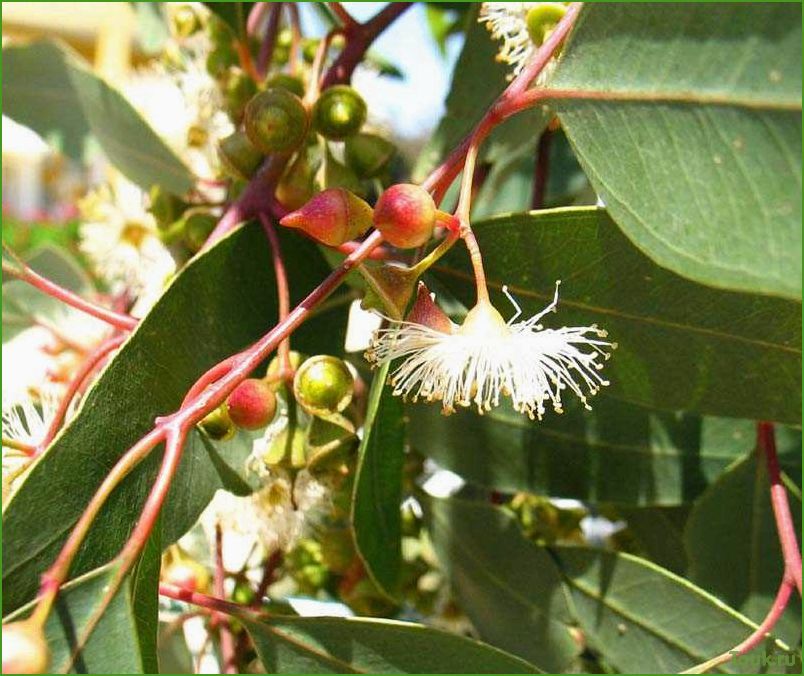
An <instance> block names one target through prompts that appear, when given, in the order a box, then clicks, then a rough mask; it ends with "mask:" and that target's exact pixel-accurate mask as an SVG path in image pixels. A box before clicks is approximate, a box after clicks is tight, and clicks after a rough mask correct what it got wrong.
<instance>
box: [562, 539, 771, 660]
mask: <svg viewBox="0 0 804 676" xmlns="http://www.w3.org/2000/svg"><path fill="white" fill-rule="evenodd" d="M552 551H553V553H554V555H555V557H556V560H557V562H558V565H559V566H560V567H561V570H562V572H563V574H564V577H565V582H566V586H567V587H568V588H569V589H570V590H571V594H572V607H573V608H574V613H575V616H576V618H577V620H578V623H579V625H580V627H581V629H582V630H583V631H584V633H585V634H586V638H587V640H588V642H589V644H590V646H591V647H592V648H594V649H595V650H596V651H599V652H600V653H601V654H602V655H603V657H604V658H605V660H606V661H607V662H608V663H609V664H611V665H612V666H613V667H614V668H615V669H617V670H618V671H620V672H622V673H661V674H666V673H678V672H679V671H682V670H684V669H689V668H690V667H692V666H693V665H695V664H699V663H701V662H704V661H706V660H708V659H710V658H711V657H714V656H716V655H719V654H721V653H723V652H726V651H728V650H730V649H731V648H733V647H734V646H736V645H737V644H738V643H740V642H741V641H743V640H744V639H745V638H747V637H748V636H749V635H750V634H751V633H752V632H753V631H754V629H755V628H756V625H755V624H753V623H752V622H751V621H750V620H748V619H747V618H746V617H744V616H742V615H740V614H739V613H738V612H737V611H735V610H733V609H731V608H729V607H728V606H727V605H725V604H724V603H722V602H721V601H718V600H717V599H716V598H714V597H713V596H710V595H709V594H707V593H706V592H704V591H703V590H702V589H699V588H698V587H696V586H695V585H693V584H692V583H691V582H689V581H687V580H685V579H683V578H681V577H678V576H676V575H674V574H672V573H670V572H669V571H667V570H664V569H663V568H660V567H659V566H656V565H655V564H652V563H649V562H647V561H645V560H643V559H639V558H637V557H634V556H631V555H628V554H619V553H616V552H612V551H605V550H599V549H588V548H585V547H561V548H557V549H554V550H552ZM771 648H775V649H776V650H780V651H784V650H785V646H784V645H783V644H778V643H777V644H775V645H772V646H771ZM762 649H764V648H760V649H758V650H760V651H761V650H762ZM721 669H722V670H723V671H727V672H730V673H754V672H752V671H751V664H750V663H749V662H747V661H745V660H743V661H732V662H729V663H727V664H725V665H722V667H721Z"/></svg>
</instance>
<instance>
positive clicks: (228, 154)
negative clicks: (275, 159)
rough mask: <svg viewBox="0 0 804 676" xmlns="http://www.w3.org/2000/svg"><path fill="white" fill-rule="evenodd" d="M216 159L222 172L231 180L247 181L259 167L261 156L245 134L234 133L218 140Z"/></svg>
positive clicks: (240, 132)
mask: <svg viewBox="0 0 804 676" xmlns="http://www.w3.org/2000/svg"><path fill="white" fill-rule="evenodd" d="M218 157H219V158H220V160H221V165H222V166H223V169H224V171H225V172H226V173H227V174H229V175H230V176H231V177H232V178H240V179H243V180H248V179H249V178H251V177H252V176H253V175H254V172H255V171H257V168H258V167H259V166H260V162H262V158H263V154H262V153H261V152H260V151H259V150H257V148H255V147H254V144H252V143H251V141H249V138H248V136H246V134H245V132H242V131H236V132H234V133H233V134H231V135H229V136H227V137H226V138H224V139H221V140H220V142H219V143H218Z"/></svg>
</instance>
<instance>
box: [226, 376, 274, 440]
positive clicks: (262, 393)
mask: <svg viewBox="0 0 804 676" xmlns="http://www.w3.org/2000/svg"><path fill="white" fill-rule="evenodd" d="M226 407H227V409H228V410H229V417H230V418H231V419H232V422H233V423H234V424H235V425H237V426H238V427H242V428H243V429H246V430H258V429H260V428H262V427H265V426H266V425H267V424H268V423H269V422H271V420H273V418H274V414H275V413H276V395H274V392H273V390H272V389H271V386H270V385H268V383H266V382H265V381H263V380H258V379H256V378H249V379H248V380H244V381H243V382H242V383H240V384H239V385H238V386H237V387H236V388H235V389H234V390H233V391H232V393H231V394H230V395H229V398H228V399H227V400H226Z"/></svg>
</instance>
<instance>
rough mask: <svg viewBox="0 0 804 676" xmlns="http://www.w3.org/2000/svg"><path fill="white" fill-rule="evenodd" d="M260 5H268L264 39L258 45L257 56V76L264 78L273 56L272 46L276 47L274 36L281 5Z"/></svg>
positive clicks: (277, 26)
mask: <svg viewBox="0 0 804 676" xmlns="http://www.w3.org/2000/svg"><path fill="white" fill-rule="evenodd" d="M260 4H262V5H268V4H270V9H269V10H268V11H269V12H270V14H269V15H268V25H267V26H266V27H265V37H264V38H263V40H262V44H261V45H260V52H259V54H258V55H257V74H258V75H259V76H260V77H262V78H264V77H265V76H266V75H267V74H268V69H269V68H270V66H271V59H272V58H273V55H274V46H275V45H276V35H277V33H278V31H279V19H280V18H281V17H282V3H281V2H273V3H267V2H263V3H260Z"/></svg>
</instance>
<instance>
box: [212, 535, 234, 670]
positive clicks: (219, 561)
mask: <svg viewBox="0 0 804 676" xmlns="http://www.w3.org/2000/svg"><path fill="white" fill-rule="evenodd" d="M225 583H226V569H225V568H224V567H223V531H222V530H221V525H220V524H219V523H218V524H215V579H214V586H213V588H214V589H215V596H217V597H218V598H220V599H223V598H225V597H226V590H225V588H224V585H225ZM213 617H214V618H217V622H216V624H217V626H218V632H219V633H220V641H221V658H222V662H223V664H222V665H221V666H222V667H223V673H224V674H236V673H237V655H236V652H235V642H234V637H233V636H232V628H231V627H230V626H229V620H228V618H227V617H222V616H221V614H220V613H218V612H217V611H215V613H214V614H213Z"/></svg>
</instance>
